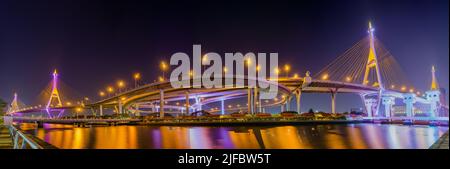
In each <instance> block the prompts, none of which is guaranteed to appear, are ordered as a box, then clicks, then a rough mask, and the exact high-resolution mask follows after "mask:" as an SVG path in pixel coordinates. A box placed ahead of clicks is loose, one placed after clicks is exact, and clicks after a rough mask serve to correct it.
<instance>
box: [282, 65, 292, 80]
mask: <svg viewBox="0 0 450 169" xmlns="http://www.w3.org/2000/svg"><path fill="white" fill-rule="evenodd" d="M284 71H285V72H286V78H287V77H289V71H291V66H290V65H288V64H285V65H284Z"/></svg>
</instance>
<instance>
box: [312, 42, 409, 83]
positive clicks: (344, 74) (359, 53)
mask: <svg viewBox="0 0 450 169" xmlns="http://www.w3.org/2000/svg"><path fill="white" fill-rule="evenodd" d="M374 50H375V52H376V56H377V58H376V60H377V65H378V68H379V72H380V76H381V79H377V75H376V70H375V69H369V73H368V77H367V80H368V83H367V85H370V86H377V87H379V85H380V84H377V83H376V82H378V81H379V80H381V81H382V82H383V85H384V88H389V87H390V86H398V87H400V86H408V87H410V86H411V85H410V82H409V81H408V79H407V78H406V76H405V73H404V72H403V70H402V69H401V67H400V65H399V64H398V62H397V61H396V60H395V58H394V56H392V54H391V53H390V52H389V51H388V50H387V49H386V48H385V47H384V45H383V44H382V43H381V42H380V41H379V40H378V39H377V38H376V37H374ZM369 53H370V37H369V36H367V37H365V38H363V39H361V40H360V41H358V42H357V43H356V44H354V45H353V46H352V47H350V48H349V49H347V50H346V51H345V52H344V53H343V54H341V55H340V56H338V57H337V58H336V59H334V60H333V61H332V62H331V63H329V64H328V65H326V66H325V67H324V68H323V69H322V70H320V71H319V72H318V73H317V74H315V75H314V78H315V79H319V80H332V81H340V82H347V83H356V84H364V82H363V81H364V73H365V71H366V65H368V64H370V63H368V59H369V57H368V56H369Z"/></svg>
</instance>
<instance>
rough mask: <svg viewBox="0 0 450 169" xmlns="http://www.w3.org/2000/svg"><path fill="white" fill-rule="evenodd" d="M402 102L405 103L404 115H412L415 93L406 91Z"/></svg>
mask: <svg viewBox="0 0 450 169" xmlns="http://www.w3.org/2000/svg"><path fill="white" fill-rule="evenodd" d="M403 103H405V104H406V105H405V113H406V117H414V103H416V94H414V93H406V94H404V95H403Z"/></svg>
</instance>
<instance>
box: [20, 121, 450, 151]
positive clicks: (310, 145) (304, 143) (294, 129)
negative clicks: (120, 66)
mask: <svg viewBox="0 0 450 169" xmlns="http://www.w3.org/2000/svg"><path fill="white" fill-rule="evenodd" d="M22 128H27V125H26V124H22ZM28 128H29V127H28ZM447 130H448V127H430V126H403V125H381V124H347V125H342V124H340V125H336V124H330V125H298V126H271V127H268V126H264V127H263V126H247V127H194V126H193V127H178V126H160V127H154V126H98V127H88V128H80V127H73V126H72V125H56V124H45V125H44V128H39V129H35V130H33V129H32V130H29V132H30V133H31V134H34V135H35V136H37V137H38V138H40V139H43V140H45V141H46V142H48V143H50V144H52V145H54V146H56V147H58V148H64V149H85V148H96V149H137V148H142V149H155V148H156V149H169V148H175V149H189V148H192V149H214V148H223V149H244V148H247V149H259V148H268V149H317V148H318V149H367V148H370V149H382V148H389V149H410V148H414V149H416V148H417V149H426V148H428V147H430V146H431V145H432V144H433V143H434V142H435V141H436V140H437V139H438V138H439V137H440V136H441V135H442V134H444V133H445V132H446V131H447Z"/></svg>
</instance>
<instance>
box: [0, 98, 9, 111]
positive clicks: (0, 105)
mask: <svg viewBox="0 0 450 169" xmlns="http://www.w3.org/2000/svg"><path fill="white" fill-rule="evenodd" d="M7 105H8V103H7V102H5V101H4V100H3V99H1V98H0V115H3V114H5V112H6V108H7Z"/></svg>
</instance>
